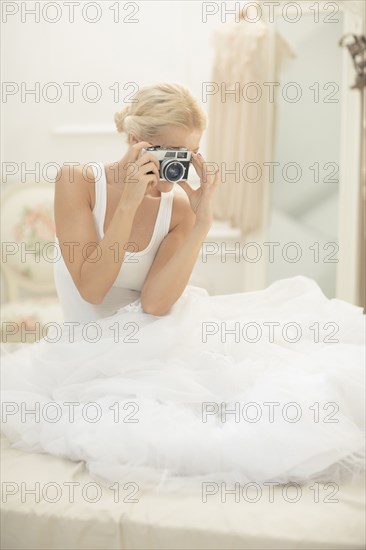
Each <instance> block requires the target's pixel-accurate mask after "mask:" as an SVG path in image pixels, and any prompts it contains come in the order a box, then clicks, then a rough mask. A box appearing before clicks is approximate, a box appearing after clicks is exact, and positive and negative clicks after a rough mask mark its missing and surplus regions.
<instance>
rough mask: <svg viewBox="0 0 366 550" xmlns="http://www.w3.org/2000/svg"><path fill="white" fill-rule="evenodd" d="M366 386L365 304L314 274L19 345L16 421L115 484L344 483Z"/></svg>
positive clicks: (37, 441) (9, 413) (12, 383)
mask: <svg viewBox="0 0 366 550" xmlns="http://www.w3.org/2000/svg"><path fill="white" fill-rule="evenodd" d="M364 382H365V316H364V315H363V311H362V308H360V307H356V306H354V305H351V304H349V303H347V302H344V301H342V300H338V299H331V300H330V299H328V298H327V297H325V295H324V294H323V293H322V291H321V289H320V288H319V286H318V285H317V283H316V282H315V281H314V280H312V279H309V278H307V277H303V276H296V277H292V278H287V279H282V280H280V281H277V282H275V283H273V284H271V285H270V286H268V287H267V288H266V289H265V290H261V291H255V292H247V293H240V294H232V295H220V296H209V295H208V294H207V292H206V291H205V290H203V289H201V288H198V287H193V286H187V288H186V290H185V291H184V293H183V294H182V296H181V297H180V299H179V300H178V301H177V302H176V304H175V305H174V306H173V308H172V309H171V311H170V312H169V313H168V314H167V315H165V316H162V317H155V316H153V315H149V314H146V313H144V312H143V311H142V309H141V304H140V302H139V300H137V301H136V302H133V303H132V304H129V305H128V306H125V307H123V308H121V309H120V310H118V312H117V313H116V314H115V315H113V316H111V317H107V318H104V319H101V320H99V321H98V323H95V322H94V323H90V324H87V325H84V326H79V325H76V326H74V330H72V329H71V327H70V326H68V325H66V324H63V325H62V326H61V327H60V329H54V330H53V331H51V332H49V334H48V335H47V337H45V338H43V339H42V340H40V341H39V342H36V343H34V344H32V345H29V346H26V347H25V348H24V349H20V350H19V351H15V352H13V353H10V354H8V355H6V356H5V357H4V358H3V361H2V412H3V414H2V430H3V432H4V433H5V435H6V436H7V437H8V439H9V440H10V441H11V444H12V447H15V448H17V449H21V450H24V451H32V452H40V453H41V452H42V453H50V454H52V455H58V456H61V457H67V458H69V459H71V460H77V461H79V460H83V461H85V464H86V466H87V468H88V469H89V472H90V474H91V475H92V476H94V477H95V479H99V481H102V482H105V483H109V484H110V483H113V482H131V481H134V482H136V483H138V484H147V485H148V486H150V487H162V486H164V487H170V486H171V487H173V486H174V487H177V485H181V484H185V485H186V484H189V483H190V482H192V481H194V482H195V483H196V482H200V481H212V482H219V481H221V482H222V481H227V482H238V483H240V484H245V483H248V482H256V483H264V482H278V483H288V482H290V481H292V482H299V483H301V482H305V481H309V480H317V481H334V482H338V481H339V480H341V479H343V478H344V477H348V476H355V475H357V474H358V473H360V472H361V471H363V469H364V464H365V447H364V428H365V426H364V422H365V409H364V395H365V387H364V386H365V384H364Z"/></svg>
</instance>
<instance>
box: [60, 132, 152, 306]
mask: <svg viewBox="0 0 366 550" xmlns="http://www.w3.org/2000/svg"><path fill="white" fill-rule="evenodd" d="M149 145H150V143H148V142H139V143H136V144H134V145H133V146H131V147H130V148H129V150H128V151H127V153H126V155H125V156H124V157H123V159H122V161H121V163H120V165H121V173H120V174H119V181H120V182H121V188H122V193H121V197H120V200H119V203H118V205H117V208H116V210H115V212H114V214H113V218H112V220H111V222H110V224H109V226H108V229H107V231H106V232H105V234H104V236H103V238H102V239H101V240H99V237H98V235H97V233H96V229H95V223H94V217H93V214H92V211H91V205H90V199H89V191H88V182H87V181H86V178H85V177H84V173H83V170H82V169H81V168H78V169H76V170H75V174H74V171H72V172H71V171H70V170H69V168H68V167H67V166H66V167H62V168H61V169H60V171H59V173H58V174H57V178H56V182H55V197H54V203H55V208H54V212H55V224H56V236H57V238H58V240H59V243H60V248H61V253H62V256H63V259H64V261H65V263H66V266H67V269H68V270H69V272H70V274H71V276H72V278H73V281H74V283H75V285H76V287H77V289H78V291H79V293H80V295H81V296H82V297H83V298H84V300H86V301H87V302H90V303H92V304H100V303H101V302H102V301H103V299H104V296H105V295H106V293H107V292H108V290H109V289H110V288H111V286H112V285H113V283H114V281H115V280H116V278H117V275H118V273H119V271H120V269H121V265H122V263H123V261H124V257H125V250H126V248H127V246H126V245H127V244H128V241H129V237H130V234H131V229H132V223H133V220H134V217H135V214H136V211H137V209H138V206H139V204H140V203H141V201H142V199H143V197H144V194H145V191H146V187H147V185H148V183H149V182H150V181H155V179H156V178H157V177H159V170H158V168H159V163H158V161H157V160H156V158H155V157H154V156H153V155H151V154H150V153H144V154H143V155H142V156H140V157H139V153H140V150H141V149H142V148H143V147H146V146H149ZM131 164H134V168H135V169H136V170H134V171H133V173H131V174H128V172H131V170H130V168H129V167H130V165H131ZM72 170H73V168H72ZM87 177H88V178H90V179H89V181H92V180H93V174H92V172H90V175H89V174H88V175H87Z"/></svg>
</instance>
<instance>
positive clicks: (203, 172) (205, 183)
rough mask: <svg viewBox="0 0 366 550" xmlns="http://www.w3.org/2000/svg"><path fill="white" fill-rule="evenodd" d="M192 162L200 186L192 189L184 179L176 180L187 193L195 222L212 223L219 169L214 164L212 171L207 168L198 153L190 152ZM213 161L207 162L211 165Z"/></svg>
mask: <svg viewBox="0 0 366 550" xmlns="http://www.w3.org/2000/svg"><path fill="white" fill-rule="evenodd" d="M192 164H193V166H194V168H195V170H196V172H197V174H198V176H199V178H200V183H201V185H200V187H199V188H198V189H192V187H191V186H190V185H188V183H187V182H186V181H184V180H182V181H178V182H177V183H179V185H180V186H181V187H182V188H183V189H184V191H185V192H186V193H187V195H188V198H189V202H190V204H191V208H192V210H193V212H194V213H195V214H196V222H198V223H203V224H208V225H209V226H210V225H211V224H212V220H213V199H214V193H215V191H216V189H217V187H218V184H219V181H220V171H219V168H218V167H217V166H216V168H215V170H214V171H211V170H208V166H207V163H206V162H205V161H204V159H203V157H202V155H201V154H200V153H198V154H196V153H193V152H192ZM212 164H213V163H209V166H210V167H211V166H212Z"/></svg>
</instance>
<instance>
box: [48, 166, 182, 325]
mask: <svg viewBox="0 0 366 550" xmlns="http://www.w3.org/2000/svg"><path fill="white" fill-rule="evenodd" d="M92 169H93V172H94V177H95V205H94V208H93V216H94V220H95V226H96V229H97V234H98V236H99V239H102V238H103V236H104V230H103V228H104V221H105V214H106V206H107V180H106V173H105V167H104V165H103V164H102V163H97V164H94V165H92ZM173 196H174V191H173V190H171V191H170V192H168V193H161V200H160V206H159V210H158V215H157V218H156V222H155V226H154V230H153V234H152V237H151V240H150V242H149V244H148V246H147V247H146V248H145V249H144V250H141V251H140V252H138V251H136V250H134V246H133V243H131V246H130V248H129V250H127V251H126V252H125V257H124V261H123V263H122V266H121V269H120V272H119V273H118V275H117V278H116V280H115V281H114V283H113V285H112V287H111V288H110V290H109V291H108V292H107V294H106V295H105V297H104V300H103V302H102V303H101V304H91V303H89V302H87V301H86V300H84V298H82V296H81V295H80V293H79V291H78V289H77V287H76V285H75V283H74V281H73V279H72V277H71V275H70V272H69V270H68V269H67V266H66V263H65V261H64V259H63V257H62V254H61V248H60V245H59V241H58V238H57V237H56V236H55V244H56V247H57V258H58V261H56V262H54V264H53V266H54V280H55V285H56V290H57V294H58V297H59V299H60V303H61V307H62V311H63V317H64V321H74V322H80V323H87V322H90V321H95V320H97V319H100V318H102V317H107V316H109V315H112V314H113V313H115V312H116V311H117V310H118V309H119V308H121V307H123V306H125V305H127V304H129V303H131V302H134V301H136V300H138V299H139V296H140V293H141V289H142V286H143V283H144V280H145V278H146V275H147V273H148V271H149V269H150V266H151V264H152V262H153V260H154V257H155V255H156V252H157V250H158V248H159V246H160V244H161V242H162V241H163V239H164V238H165V236H166V235H167V234H168V232H169V227H170V220H171V215H172V207H173Z"/></svg>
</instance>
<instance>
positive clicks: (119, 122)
mask: <svg viewBox="0 0 366 550" xmlns="http://www.w3.org/2000/svg"><path fill="white" fill-rule="evenodd" d="M129 114H130V107H129V105H127V106H126V107H125V108H124V109H122V111H119V112H118V113H115V115H114V122H115V124H116V127H117V130H118V132H124V130H125V128H124V121H125V119H126V117H128V115H129Z"/></svg>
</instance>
